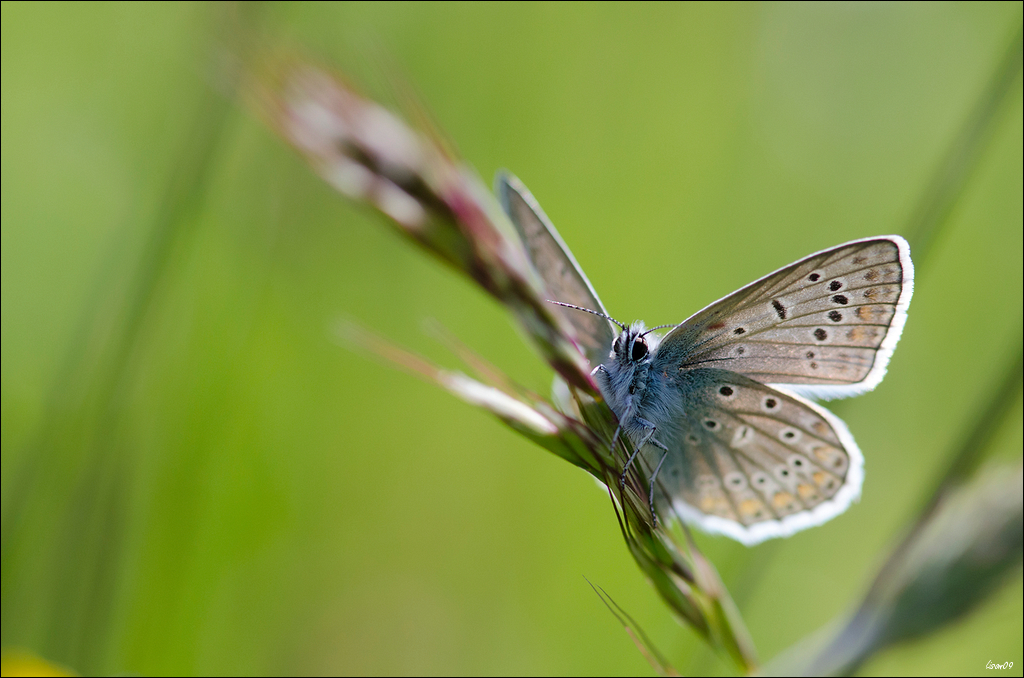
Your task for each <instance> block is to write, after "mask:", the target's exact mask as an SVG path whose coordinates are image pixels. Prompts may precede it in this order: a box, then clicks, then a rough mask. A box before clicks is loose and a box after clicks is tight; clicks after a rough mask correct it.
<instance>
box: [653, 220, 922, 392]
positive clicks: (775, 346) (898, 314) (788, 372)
mask: <svg viewBox="0 0 1024 678" xmlns="http://www.w3.org/2000/svg"><path fill="white" fill-rule="evenodd" d="M913 281H914V267H913V264H912V263H911V261H910V247H909V246H908V245H907V241H906V240H904V239H903V238H901V237H899V236H898V235H891V236H882V237H877V238H868V239H865V240H856V241H854V242H849V243H846V244H844V245H839V246H838V247H833V248H831V249H827V250H824V251H821V252H818V253H817V254H812V255H810V256H809V257H806V258H804V259H801V260H800V261H797V262H796V263H793V264H790V265H789V266H786V267H785V268H781V269H779V270H778V271H775V272H774V273H771V274H769V275H767V276H765V277H763V278H761V279H760V280H757V281H755V282H752V283H751V284H749V285H747V286H746V287H743V288H742V289H740V290H737V291H736V292H733V293H732V294H730V295H729V296H727V297H724V298H722V299H719V300H718V301H716V302H715V303H713V304H711V305H710V306H708V307H707V308H705V309H704V310H702V311H700V312H698V313H697V314H695V315H693V316H692V317H690V318H689V319H688V320H686V321H685V322H684V323H683V324H682V325H680V326H679V327H677V328H675V329H674V330H672V331H671V332H669V333H668V334H667V335H666V336H665V338H664V339H663V340H662V342H661V344H660V346H659V347H658V353H659V357H660V358H661V360H664V361H666V363H670V364H676V365H686V366H694V367H716V368H722V369H728V370H732V371H733V372H738V373H740V374H743V375H746V376H748V377H750V378H752V379H755V380H757V381H760V382H765V383H770V384H780V385H785V386H786V387H787V388H789V389H790V390H792V391H795V392H798V393H801V394H804V395H809V396H812V397H817V398H825V399H829V398H842V397H846V396H851V395H857V394H858V393H864V392H866V391H870V390H871V389H873V388H874V387H875V386H876V385H878V383H879V382H880V381H881V380H882V377H884V376H885V369H886V365H887V364H888V362H889V358H890V356H891V355H892V352H893V350H894V349H895V348H896V343H897V342H898V341H899V338H900V334H901V333H902V331H903V324H904V322H906V317H907V307H908V306H909V305H910V297H911V295H912V294H913Z"/></svg>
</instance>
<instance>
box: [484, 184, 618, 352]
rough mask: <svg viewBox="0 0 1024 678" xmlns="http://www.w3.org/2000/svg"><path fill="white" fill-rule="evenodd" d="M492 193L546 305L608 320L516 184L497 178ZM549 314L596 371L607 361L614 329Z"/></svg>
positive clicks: (568, 314)
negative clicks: (516, 236)
mask: <svg viewBox="0 0 1024 678" xmlns="http://www.w3.org/2000/svg"><path fill="white" fill-rule="evenodd" d="M495 191H496V192H497V194H498V200H499V201H500V202H501V206H502V208H503V209H504V210H505V213H506V214H507V215H508V217H509V219H510V220H511V221H512V224H513V225H514V226H515V227H516V231H518V232H519V237H520V238H522V240H523V243H524V244H525V245H526V250H527V252H528V253H529V255H530V260H531V261H532V262H533V266H534V268H535V269H536V270H537V273H538V274H539V275H540V277H541V279H542V280H543V281H544V285H545V287H546V288H547V291H548V294H549V295H551V296H550V299H551V300H552V301H561V302H563V303H566V304H575V305H576V306H581V307H583V308H589V309H591V310H593V311H599V312H601V313H604V314H605V315H608V313H607V312H606V311H605V310H604V306H603V305H602V304H601V300H600V299H598V297H597V292H595V291H594V288H593V286H592V285H591V284H590V281H589V280H587V276H586V275H584V274H583V269H581V268H580V265H579V264H578V263H576V259H575V258H574V257H573V256H572V252H570V251H569V248H568V247H566V246H565V242H563V241H562V238H561V236H559V235H558V231H556V230H555V227H554V226H553V225H552V224H551V221H550V220H549V219H548V217H547V215H546V214H544V210H542V209H541V208H540V205H538V204H537V201H536V199H534V197H533V195H532V194H531V193H530V191H528V190H527V188H526V186H524V185H523V183H522V182H521V181H519V179H517V178H516V177H514V176H512V175H511V174H508V173H505V172H499V173H498V176H497V178H496V179H495ZM554 308H555V312H556V313H558V314H559V315H560V316H561V317H562V319H564V320H565V322H566V323H567V324H568V325H569V327H571V328H573V329H574V330H575V332H576V336H575V339H576V342H577V343H578V344H579V346H580V348H581V349H582V350H583V354H584V355H585V356H586V357H587V359H588V360H589V361H590V364H591V366H593V367H596V366H597V365H600V364H601V363H603V362H604V361H605V360H607V358H608V352H609V350H610V348H611V345H612V341H613V340H614V339H615V326H614V325H612V324H611V323H610V322H609V321H608V320H605V319H604V318H601V317H599V316H596V315H591V314H589V313H583V312H582V311H576V310H573V309H570V308H564V307H560V306H556V307H554Z"/></svg>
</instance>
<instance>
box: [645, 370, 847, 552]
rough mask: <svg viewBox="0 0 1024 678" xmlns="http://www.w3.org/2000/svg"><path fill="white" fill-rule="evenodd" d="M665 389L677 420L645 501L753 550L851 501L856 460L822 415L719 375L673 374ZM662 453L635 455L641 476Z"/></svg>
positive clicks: (665, 433)
mask: <svg viewBox="0 0 1024 678" xmlns="http://www.w3.org/2000/svg"><path fill="white" fill-rule="evenodd" d="M666 381H667V382H669V383H668V384H666V388H676V389H678V391H679V394H680V399H679V402H680V403H681V413H680V414H678V415H677V416H675V417H673V418H672V420H671V422H670V423H668V424H667V425H665V426H664V427H663V428H660V429H659V431H658V434H657V437H658V438H659V439H660V440H661V442H662V443H664V444H666V446H667V447H668V449H669V452H668V457H667V458H666V460H665V464H664V465H663V466H662V469H661V471H660V472H659V474H658V476H657V488H658V489H656V490H655V501H656V504H657V505H658V506H659V509H660V510H661V511H665V510H666V509H668V508H669V507H670V508H671V510H674V512H675V513H676V514H677V515H679V516H680V517H682V518H683V519H684V520H686V521H687V522H689V523H693V524H696V525H698V526H699V527H701V528H702V529H704V530H705V531H707V532H711V533H717V534H725V535H727V536H730V537H732V538H733V539H736V540H738V541H740V542H742V543H744V544H747V545H753V544H756V543H759V542H761V541H764V540H765V539H769V538H771V537H782V536H788V535H790V534H793V533H794V532H797V531H799V530H802V529H805V528H808V527H812V526H814V525H820V524H821V523H823V522H825V521H827V520H829V519H831V518H833V517H834V516H836V515H838V514H840V513H842V512H843V511H845V510H846V508H847V507H848V506H849V505H850V503H851V502H852V501H854V500H855V499H857V498H858V497H859V496H860V488H861V482H862V480H863V477H864V471H863V457H862V456H861V453H860V450H859V449H858V448H857V444H856V443H855V442H854V440H853V437H852V436H851V435H850V432H849V431H848V430H847V428H846V426H845V424H843V422H842V421H840V420H839V419H838V418H837V417H835V415H833V414H831V413H830V412H828V411H827V410H825V409H823V408H821V407H819V406H817V405H815V404H814V403H811V402H809V401H807V400H804V399H802V398H800V397H799V396H796V395H794V394H790V393H786V392H783V391H780V390H777V389H774V388H771V387H769V386H766V385H764V384H761V383H758V382H756V381H754V380H753V379H749V378H747V377H744V376H742V375H739V374H736V373H734V372H730V371H728V370H718V369H695V370H690V369H686V368H684V369H682V370H680V371H678V372H677V373H676V374H675V375H674V376H673V375H668V377H667V378H666ZM661 454H662V452H661V450H659V449H658V448H656V447H654V446H653V445H649V446H647V447H646V448H645V450H644V460H645V465H646V466H647V471H648V472H650V469H652V468H653V464H655V463H657V461H658V459H660V456H661Z"/></svg>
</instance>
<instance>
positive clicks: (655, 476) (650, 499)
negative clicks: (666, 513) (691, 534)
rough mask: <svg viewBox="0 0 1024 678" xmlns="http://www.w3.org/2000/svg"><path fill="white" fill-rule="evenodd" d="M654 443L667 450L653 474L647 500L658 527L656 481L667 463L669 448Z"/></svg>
mask: <svg viewBox="0 0 1024 678" xmlns="http://www.w3.org/2000/svg"><path fill="white" fill-rule="evenodd" d="M654 442H655V443H657V445H658V447H660V448H661V449H663V450H665V453H664V454H663V455H661V460H660V461H659V462H658V465H657V466H655V467H654V473H652V474H651V486H650V488H649V491H648V493H647V500H648V502H650V507H651V517H652V518H654V525H655V526H657V525H658V515H657V514H656V513H655V512H654V481H655V480H657V479H658V472H659V471H661V465H662V464H664V463H665V460H666V459H668V448H667V447H665V446H664V445H662V444H661V443H658V441H656V440H655V441H654Z"/></svg>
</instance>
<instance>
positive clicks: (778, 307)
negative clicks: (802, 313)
mask: <svg viewBox="0 0 1024 678" xmlns="http://www.w3.org/2000/svg"><path fill="white" fill-rule="evenodd" d="M772 307H773V308H774V309H775V312H776V313H778V314H779V319H781V320H785V319H786V307H785V306H783V305H782V302H781V301H779V300H778V299H773V300H772Z"/></svg>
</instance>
